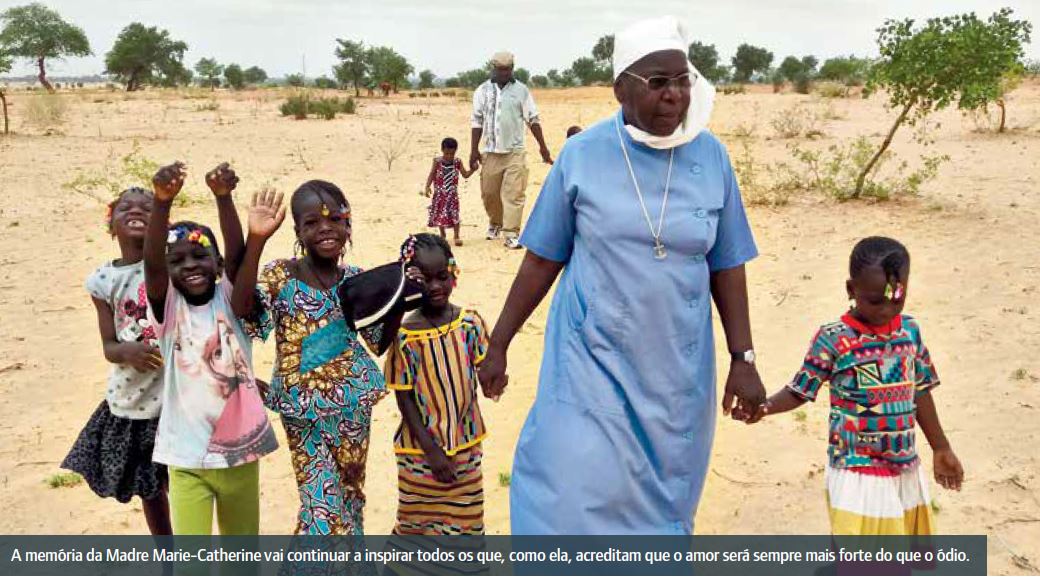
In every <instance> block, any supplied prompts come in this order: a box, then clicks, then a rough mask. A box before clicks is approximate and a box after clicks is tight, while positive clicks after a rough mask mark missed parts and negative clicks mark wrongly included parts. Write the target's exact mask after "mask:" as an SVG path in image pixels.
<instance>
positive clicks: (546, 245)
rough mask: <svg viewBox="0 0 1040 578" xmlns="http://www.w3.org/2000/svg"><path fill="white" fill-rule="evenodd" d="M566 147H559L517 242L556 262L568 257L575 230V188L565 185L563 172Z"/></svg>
mask: <svg viewBox="0 0 1040 578" xmlns="http://www.w3.org/2000/svg"><path fill="white" fill-rule="evenodd" d="M567 151H568V148H567V147H564V148H563V150H561V151H560V156H559V158H557V159H556V164H554V165H553V167H552V169H550V170H549V175H548V176H547V177H546V178H545V184H543V185H542V191H541V192H540V193H538V200H537V201H536V202H535V204H534V209H533V210H532V211H531V216H530V217H529V218H528V219H527V226H526V227H525V228H524V232H523V234H522V235H521V237H520V244H521V245H523V246H524V247H525V248H527V250H528V251H530V252H532V253H534V254H535V255H538V256H539V257H541V258H543V259H548V260H550V261H555V262H557V263H567V262H568V261H570V258H571V252H572V251H573V250H574V235H575V232H576V230H575V221H576V219H577V211H576V209H575V206H574V201H575V197H576V195H577V191H576V189H575V188H574V187H571V186H569V185H568V181H569V179H568V178H567V176H566V175H567V173H568V168H567V167H568V164H569V161H570V156H569V155H568V154H567Z"/></svg>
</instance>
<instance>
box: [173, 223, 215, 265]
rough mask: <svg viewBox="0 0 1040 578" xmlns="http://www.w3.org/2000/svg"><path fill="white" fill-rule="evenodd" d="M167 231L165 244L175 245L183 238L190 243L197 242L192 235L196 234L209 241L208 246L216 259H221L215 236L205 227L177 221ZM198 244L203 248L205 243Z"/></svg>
mask: <svg viewBox="0 0 1040 578" xmlns="http://www.w3.org/2000/svg"><path fill="white" fill-rule="evenodd" d="M169 231H170V232H169V235H168V236H167V238H166V243H167V244H170V243H175V242H177V241H179V240H181V239H183V238H188V239H189V240H191V241H192V242H198V241H197V240H194V235H193V233H196V232H197V233H198V234H200V235H203V236H205V237H206V238H207V239H208V240H209V243H208V245H209V247H210V248H212V249H213V253H215V254H216V256H217V259H218V260H219V259H221V258H222V257H221V256H220V246H219V245H217V236H216V235H214V234H213V229H210V228H209V227H207V226H206V225H203V224H201V223H196V222H195V221H177V222H176V223H173V224H172V225H170V229H169ZM200 244H202V245H203V246H205V245H206V243H200Z"/></svg>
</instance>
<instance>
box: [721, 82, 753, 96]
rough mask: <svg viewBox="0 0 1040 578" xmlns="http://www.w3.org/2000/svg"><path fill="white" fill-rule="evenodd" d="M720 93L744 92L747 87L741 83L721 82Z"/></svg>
mask: <svg viewBox="0 0 1040 578" xmlns="http://www.w3.org/2000/svg"><path fill="white" fill-rule="evenodd" d="M719 92H721V93H722V94H746V93H747V87H746V86H744V85H743V84H723V85H720V86H719Z"/></svg>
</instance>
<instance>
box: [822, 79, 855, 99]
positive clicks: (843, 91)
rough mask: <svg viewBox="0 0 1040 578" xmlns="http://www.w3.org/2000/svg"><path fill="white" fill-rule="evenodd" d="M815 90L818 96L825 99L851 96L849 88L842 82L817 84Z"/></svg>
mask: <svg viewBox="0 0 1040 578" xmlns="http://www.w3.org/2000/svg"><path fill="white" fill-rule="evenodd" d="M815 89H816V90H815V92H816V94H818V95H820V96H822V97H824V98H845V97H847V96H848V95H849V87H847V86H845V85H844V84H842V83H840V82H833V81H823V82H817V83H816V85H815Z"/></svg>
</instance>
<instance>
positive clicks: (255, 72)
mask: <svg viewBox="0 0 1040 578" xmlns="http://www.w3.org/2000/svg"><path fill="white" fill-rule="evenodd" d="M242 76H243V78H244V79H245V81H246V84H251V85H256V84H263V83H264V82H265V81H267V72H266V71H265V70H264V69H263V68H260V67H259V66H250V67H249V68H247V69H245V70H243V71H242Z"/></svg>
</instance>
